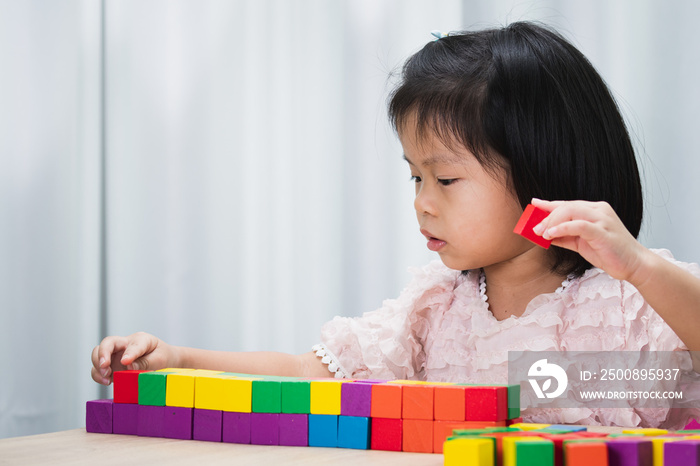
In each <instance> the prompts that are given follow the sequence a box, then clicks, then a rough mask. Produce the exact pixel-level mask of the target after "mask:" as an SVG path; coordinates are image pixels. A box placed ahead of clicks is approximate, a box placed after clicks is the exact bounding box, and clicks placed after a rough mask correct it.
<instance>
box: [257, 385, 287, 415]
mask: <svg viewBox="0 0 700 466" xmlns="http://www.w3.org/2000/svg"><path fill="white" fill-rule="evenodd" d="M252 410H253V412H254V413H279V412H281V411H282V382H280V381H278V380H253V404H252Z"/></svg>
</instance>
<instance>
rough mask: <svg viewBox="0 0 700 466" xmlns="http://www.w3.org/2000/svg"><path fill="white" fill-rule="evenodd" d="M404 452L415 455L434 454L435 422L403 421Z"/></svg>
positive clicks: (402, 443)
mask: <svg viewBox="0 0 700 466" xmlns="http://www.w3.org/2000/svg"><path fill="white" fill-rule="evenodd" d="M401 449H402V450H403V451H411V452H415V453H432V452H433V421H431V420H426V419H404V420H403V441H402V442H401Z"/></svg>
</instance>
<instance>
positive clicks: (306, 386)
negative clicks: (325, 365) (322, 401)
mask: <svg viewBox="0 0 700 466" xmlns="http://www.w3.org/2000/svg"><path fill="white" fill-rule="evenodd" d="M282 412H283V413H287V414H309V413H310V412H311V382H309V381H304V380H290V381H287V382H282Z"/></svg>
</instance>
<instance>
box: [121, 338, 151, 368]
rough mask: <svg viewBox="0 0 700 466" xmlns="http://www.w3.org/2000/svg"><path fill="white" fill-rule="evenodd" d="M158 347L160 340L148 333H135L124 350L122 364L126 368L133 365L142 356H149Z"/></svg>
mask: <svg viewBox="0 0 700 466" xmlns="http://www.w3.org/2000/svg"><path fill="white" fill-rule="evenodd" d="M157 346H158V339H157V338H155V337H154V336H152V335H149V334H147V333H135V334H133V335H131V336H129V344H128V345H127V347H126V349H125V350H124V355H123V356H122V359H121V363H122V364H124V365H125V366H129V365H132V364H133V363H134V362H135V361H136V360H137V359H139V358H141V357H142V356H147V355H149V354H150V353H152V352H153V350H155V349H156V347H157Z"/></svg>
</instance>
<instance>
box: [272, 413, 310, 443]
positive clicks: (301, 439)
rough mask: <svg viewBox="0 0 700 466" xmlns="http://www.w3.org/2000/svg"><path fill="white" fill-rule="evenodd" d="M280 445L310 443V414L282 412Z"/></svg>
mask: <svg viewBox="0 0 700 466" xmlns="http://www.w3.org/2000/svg"><path fill="white" fill-rule="evenodd" d="M279 426H280V442H279V443H280V445H285V446H290V447H306V446H308V445H309V415H308V414H284V413H282V414H280V422H279Z"/></svg>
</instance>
